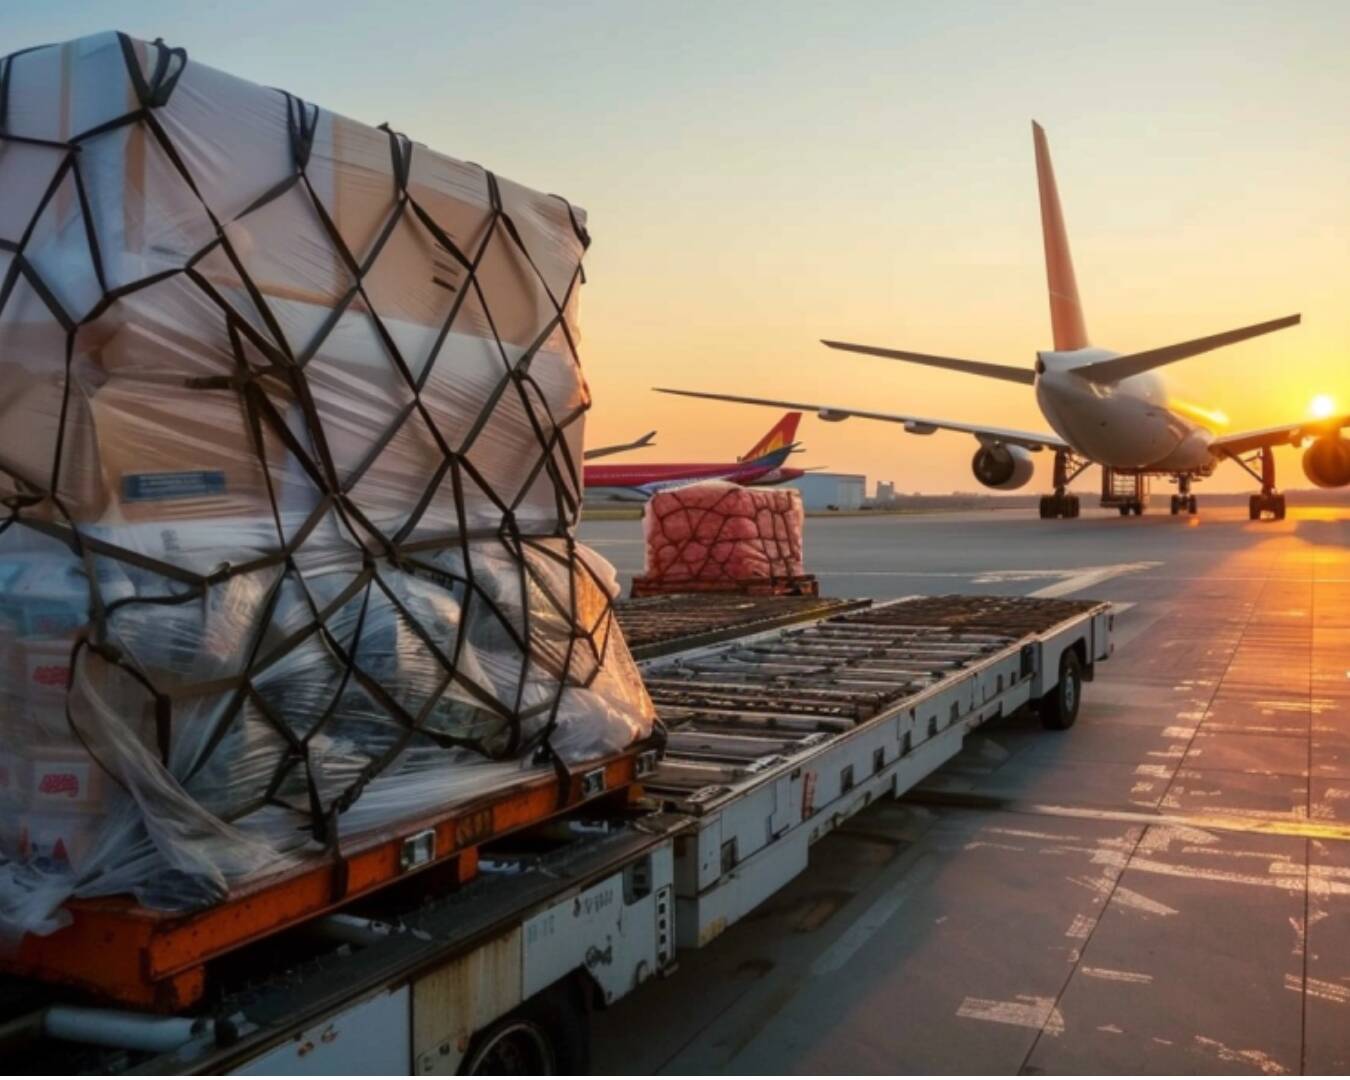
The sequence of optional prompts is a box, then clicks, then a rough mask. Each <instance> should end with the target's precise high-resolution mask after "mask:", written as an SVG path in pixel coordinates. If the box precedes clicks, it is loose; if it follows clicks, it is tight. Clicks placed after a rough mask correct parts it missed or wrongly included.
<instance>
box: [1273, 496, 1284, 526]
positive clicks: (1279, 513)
mask: <svg viewBox="0 0 1350 1080" xmlns="http://www.w3.org/2000/svg"><path fill="white" fill-rule="evenodd" d="M1274 510H1275V520H1276V521H1283V520H1284V496H1283V495H1276V496H1275V499H1274Z"/></svg>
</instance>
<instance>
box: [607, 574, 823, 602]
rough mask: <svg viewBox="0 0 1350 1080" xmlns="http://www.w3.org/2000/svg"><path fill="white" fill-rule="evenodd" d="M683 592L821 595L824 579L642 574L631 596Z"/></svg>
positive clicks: (744, 594)
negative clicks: (674, 578) (718, 578)
mask: <svg viewBox="0 0 1350 1080" xmlns="http://www.w3.org/2000/svg"><path fill="white" fill-rule="evenodd" d="M681 593H729V594H732V595H739V596H819V595H820V582H819V581H817V580H816V578H815V575H814V574H803V575H801V576H800V577H789V578H746V579H744V580H741V581H732V580H730V579H726V580H721V581H690V580H685V581H664V580H662V579H660V578H649V577H643V576H641V575H639V576H637V577H635V578H633V584H632V587H631V588H630V589H629V595H630V596H632V597H635V598H636V597H642V596H669V595H672V594H681Z"/></svg>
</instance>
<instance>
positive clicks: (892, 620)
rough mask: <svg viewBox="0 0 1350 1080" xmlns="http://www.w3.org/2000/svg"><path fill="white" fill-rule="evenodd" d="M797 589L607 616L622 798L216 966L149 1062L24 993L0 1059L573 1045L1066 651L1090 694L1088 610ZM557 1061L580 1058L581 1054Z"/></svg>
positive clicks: (66, 1004)
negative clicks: (559, 1033) (841, 597)
mask: <svg viewBox="0 0 1350 1080" xmlns="http://www.w3.org/2000/svg"><path fill="white" fill-rule="evenodd" d="M806 599H807V598H767V597H754V598H737V599H734V600H732V599H730V598H723V599H721V600H713V599H711V598H709V597H707V596H694V597H690V598H689V599H688V600H687V601H686V602H683V603H682V602H680V601H679V600H677V599H676V598H673V597H661V598H655V599H653V600H651V601H639V602H637V603H636V604H625V605H623V606H622V607H621V609H620V618H621V620H622V621H623V622H624V625H625V629H626V630H627V631H628V632H630V633H631V634H632V637H633V639H634V644H635V647H636V648H637V649H639V650H641V652H642V654H643V655H645V656H646V657H647V659H645V660H643V661H642V669H643V676H644V679H645V681H646V683H647V686H648V689H649V691H650V693H651V695H652V698H653V700H654V702H655V703H656V706H657V710H658V713H659V714H660V716H661V718H662V720H663V722H664V724H665V726H666V729H667V733H668V735H667V743H666V747H665V752H664V756H663V757H662V758H661V760H660V761H659V762H658V763H657V764H656V766H655V770H654V772H653V773H651V774H650V775H649V776H647V777H646V778H645V779H644V782H643V783H644V789H645V797H644V798H643V800H642V801H641V802H640V803H638V804H636V805H635V804H633V803H632V802H631V801H620V802H605V801H603V800H601V801H599V802H595V803H592V804H590V805H588V806H583V807H580V808H578V809H575V810H573V811H572V812H570V813H565V814H560V815H558V816H556V817H554V818H553V819H551V820H550V821H548V822H546V823H543V824H540V825H537V826H535V827H533V828H531V829H526V830H522V831H518V832H515V833H513V834H511V835H509V836H505V837H503V838H500V839H498V840H496V841H494V842H485V843H483V844H482V845H480V846H479V847H478V850H477V871H478V872H477V876H476V877H475V878H474V879H473V880H472V881H469V882H468V883H466V884H465V883H460V882H459V881H458V880H457V879H456V880H448V879H447V878H446V877H445V875H438V874H436V873H435V868H434V867H430V868H421V867H413V868H410V869H409V871H408V872H407V873H406V874H405V875H404V876H403V880H402V881H400V882H395V883H393V884H391V885H390V886H389V887H387V888H385V889H383V890H381V891H379V892H376V893H373V894H371V895H368V896H366V897H364V898H361V899H358V900H357V901H355V902H353V903H350V904H346V905H343V906H340V907H337V908H328V909H325V910H324V911H323V912H322V913H320V914H317V915H316V917H315V918H313V919H311V920H308V921H305V922H300V923H298V924H296V925H293V926H292V927H291V928H289V929H288V930H286V931H285V932H283V933H278V934H275V935H273V936H271V937H270V938H268V939H267V941H265V942H262V943H260V944H258V945H256V946H253V947H251V948H244V949H240V950H238V951H236V952H233V953H231V954H230V955H227V956H223V957H219V958H217V959H214V960H210V961H208V962H207V964H206V968H205V975H206V977H207V985H208V986H209V988H210V989H209V992H208V993H206V994H205V995H204V996H203V997H202V999H201V1001H200V1002H199V1003H198V1004H197V1005H195V1006H194V1007H193V1008H190V1009H187V1010H185V1013H186V1019H189V1020H191V1021H192V1023H194V1024H195V1027H192V1028H191V1031H190V1035H191V1037H190V1038H189V1037H186V1036H185V1037H183V1038H182V1039H180V1040H179V1041H178V1043H176V1044H175V1045H174V1046H173V1047H172V1048H168V1047H164V1046H162V1045H158V1044H156V1046H155V1047H154V1048H153V1049H148V1048H147V1046H148V1044H150V1043H152V1042H154V1041H155V1038H152V1037H151V1036H150V1035H148V1034H147V1030H148V1028H147V1025H152V1024H156V1023H159V1024H163V1023H167V1022H170V1021H167V1020H163V1019H147V1018H145V1017H136V1016H131V1017H124V1018H121V1019H120V1020H119V1019H117V1016H116V1015H115V1014H113V1018H112V1019H110V1018H109V1017H110V1014H109V1013H108V1011H107V1010H106V1009H105V1008H102V1007H101V1003H99V1002H98V1001H96V1000H95V999H92V998H87V997H86V998H79V997H75V996H73V995H71V994H69V993H68V992H63V991H56V990H53V989H52V988H51V987H49V986H43V985H41V984H33V983H29V982H24V981H21V980H16V979H10V980H9V981H8V983H7V984H5V985H4V987H3V990H4V992H5V996H4V997H3V998H0V1000H3V1001H6V1002H8V1005H7V1006H6V1009H7V1012H8V1015H7V1016H3V1015H0V1021H3V1023H4V1026H3V1027H0V1047H3V1048H4V1049H5V1050H6V1052H7V1054H9V1055H10V1057H9V1060H11V1061H13V1062H15V1063H16V1064H18V1063H22V1064H23V1066H25V1067H29V1068H32V1069H34V1070H36V1069H38V1068H39V1067H41V1068H59V1069H61V1070H62V1071H70V1070H74V1069H85V1068H94V1069H99V1070H113V1071H119V1070H125V1069H130V1068H135V1069H138V1070H143V1071H173V1072H183V1071H189V1072H190V1071H197V1072H204V1071H222V1070H240V1071H265V1072H282V1073H285V1072H302V1071H303V1072H312V1071H316V1070H317V1071H344V1072H351V1071H382V1072H418V1073H424V1074H429V1073H441V1072H453V1071H457V1070H460V1069H464V1068H466V1067H478V1068H482V1067H484V1058H483V1055H484V1054H485V1053H488V1054H490V1053H491V1052H492V1049H493V1047H494V1046H495V1045H496V1044H495V1043H493V1042H492V1040H493V1039H495V1038H497V1037H498V1036H497V1033H498V1032H500V1031H501V1030H503V1028H502V1023H503V1019H502V1018H503V1017H513V1016H520V1015H528V1014H529V1010H531V1009H535V1010H538V1009H541V1008H544V1005H547V1007H548V1009H550V1010H552V1012H551V1013H549V1015H553V1014H555V1013H556V1014H562V1013H566V1012H567V1011H568V1010H569V1009H575V1010H577V1011H576V1015H575V1016H574V1017H573V1019H572V1020H570V1021H569V1022H568V1025H565V1026H566V1027H567V1030H573V1029H575V1026H576V1025H578V1024H579V1025H581V1026H582V1029H584V1026H585V1008H584V1005H583V1003H584V1001H586V1000H589V1001H590V1002H591V1003H592V1004H593V1005H604V1004H607V1003H610V1002H613V1001H615V1000H617V999H618V998H619V997H622V996H624V995H625V994H627V993H629V992H631V991H633V990H635V989H637V988H638V987H639V986H640V985H641V984H642V983H643V982H645V981H647V980H648V979H650V978H653V977H656V976H658V975H660V974H661V973H663V972H666V971H669V970H671V969H673V967H674V966H675V964H676V963H677V962H678V955H679V951H680V950H681V949H690V948H697V947H701V946H704V945H707V944H708V943H709V942H711V941H712V940H713V939H714V938H716V937H717V936H718V935H719V934H721V933H722V932H723V931H724V930H725V929H726V928H727V927H729V926H730V925H732V924H733V923H735V922H736V921H737V920H738V919H740V918H742V917H743V916H745V915H746V914H747V913H749V912H750V911H751V910H752V909H753V908H754V907H755V906H756V905H757V904H759V903H761V902H762V901H763V900H765V899H766V898H768V897H769V896H771V895H772V894H773V893H774V892H775V891H777V890H778V889H779V888H781V887H782V886H783V885H784V884H786V883H787V882H788V881H790V880H791V879H792V878H794V877H796V876H797V875H798V874H800V873H802V872H803V871H804V870H806V869H807V863H808V854H809V850H810V846H811V844H813V843H814V842H815V841H817V840H818V839H820V838H821V837H822V836H824V835H826V834H827V833H828V832H830V831H831V830H832V829H834V828H837V827H838V826H839V825H840V824H841V823H842V822H844V821H846V820H847V819H848V818H849V817H851V816H852V815H853V814H854V813H856V812H857V811H858V810H860V809H862V808H863V807H864V806H866V805H868V804H869V803H870V802H871V801H872V800H874V799H877V798H880V797H881V796H883V795H887V796H892V797H894V796H899V795H901V794H903V793H904V792H905V791H907V790H909V789H910V788H912V787H913V786H914V785H915V784H917V783H918V782H919V781H920V780H922V779H923V778H924V777H925V776H927V775H928V774H929V773H931V772H932V771H933V770H934V769H935V768H937V767H938V766H939V765H940V764H942V763H943V762H944V761H946V760H947V759H949V758H950V757H952V756H953V755H954V754H956V753H957V752H958V751H959V750H960V748H961V745H962V742H963V740H964V738H965V736H966V734H967V733H969V732H970V731H971V730H973V729H974V728H976V727H978V726H979V725H980V724H983V723H985V722H986V721H988V720H991V719H994V718H996V717H999V716H1003V715H1007V714H1009V713H1011V712H1013V711H1015V710H1017V709H1019V708H1022V707H1023V706H1026V705H1027V704H1029V703H1032V702H1034V701H1035V700H1036V699H1038V698H1039V697H1041V696H1042V695H1044V694H1046V693H1048V692H1049V691H1051V690H1052V689H1054V687H1055V684H1056V681H1057V679H1058V672H1059V670H1060V665H1061V658H1062V657H1063V656H1064V655H1065V654H1066V653H1070V652H1072V653H1074V654H1075V655H1076V656H1077V658H1078V661H1079V664H1080V666H1081V667H1082V669H1083V672H1084V677H1085V678H1090V677H1091V674H1092V670H1093V665H1094V664H1095V662H1096V661H1098V660H1100V659H1104V658H1105V657H1106V656H1108V655H1109V653H1110V651H1111V632H1112V616H1111V614H1110V610H1109V608H1108V606H1107V605H1104V604H1097V603H1092V602H1082V601H1063V600H1033V599H1025V598H989V597H964V596H953V597H934V598H923V599H910V600H902V601H895V602H891V603H886V604H875V605H874V604H867V603H865V602H848V603H836V604H834V605H833V606H823V605H822V602H821V601H819V600H813V601H812V602H811V603H806V602H805V601H806ZM747 604H748V606H746V605H747ZM775 604H779V605H783V606H780V607H776V608H775V607H774V606H773V605H775ZM784 622H788V623H789V624H790V625H782V624H783V623H784ZM451 878H454V875H451ZM541 1003H543V1004H541ZM182 1019H184V1017H178V1018H173V1020H174V1021H175V1022H176V1021H181V1020H182ZM119 1024H121V1025H122V1026H121V1027H119V1026H118V1025H119ZM156 1030H157V1031H158V1032H159V1035H158V1036H156V1037H158V1038H164V1039H168V1040H169V1041H173V1036H172V1034H171V1033H172V1031H174V1030H177V1029H169V1028H159V1029H156ZM184 1030H187V1029H184ZM166 1032H167V1033H169V1034H166ZM391 1032H392V1033H394V1035H393V1036H391ZM403 1032H407V1038H406V1040H405V1039H404V1038H403V1037H402V1033H403ZM72 1033H73V1034H72ZM81 1033H83V1036H81ZM57 1035H59V1036H60V1038H56V1037H55V1036H57ZM80 1037H90V1038H97V1039H100V1040H103V1042H102V1043H101V1044H90V1045H84V1046H78V1045H77V1043H76V1042H74V1041H72V1040H73V1039H76V1038H80ZM114 1038H117V1039H120V1040H121V1043H120V1048H117V1049H112V1048H109V1047H108V1046H107V1045H106V1043H107V1042H108V1041H110V1040H112V1039H114ZM485 1040H486V1044H485ZM485 1045H486V1048H485ZM556 1053H557V1054H558V1055H559V1056H560V1060H559V1061H557V1062H555V1064H557V1065H559V1066H562V1065H569V1064H570V1065H571V1066H572V1067H577V1062H578V1060H579V1059H577V1058H575V1057H569V1056H568V1055H570V1054H574V1053H580V1051H579V1050H578V1049H577V1048H576V1047H560V1048H558V1049H557V1050H556ZM14 1055H17V1056H14Z"/></svg>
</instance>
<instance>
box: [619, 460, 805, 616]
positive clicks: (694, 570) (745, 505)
mask: <svg viewBox="0 0 1350 1080" xmlns="http://www.w3.org/2000/svg"><path fill="white" fill-rule="evenodd" d="M642 522H643V531H644V533H645V535H646V542H647V565H646V570H645V572H644V573H643V574H642V575H641V576H640V577H638V578H635V579H634V581H633V595H634V596H641V595H647V594H651V593H657V592H679V591H716V590H726V591H737V590H740V591H746V590H750V591H783V592H810V593H812V594H814V592H815V591H816V585H815V579H814V578H809V577H807V576H806V575H805V573H804V571H803V569H802V523H803V513H802V499H801V495H800V494H799V493H798V492H797V491H795V490H793V489H792V488H751V487H741V486H740V485H738V484H732V483H728V482H727V481H724V480H713V481H707V482H704V483H699V484H689V485H687V486H685V487H678V488H671V489H669V490H667V491H662V492H658V493H657V494H656V495H653V496H652V497H651V499H650V500H648V502H647V506H646V509H645V510H644V511H643V517H642Z"/></svg>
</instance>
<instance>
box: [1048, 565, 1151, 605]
mask: <svg viewBox="0 0 1350 1080" xmlns="http://www.w3.org/2000/svg"><path fill="white" fill-rule="evenodd" d="M1161 565H1162V563H1160V562H1134V563H1116V564H1115V565H1114V566H1085V567H1082V568H1081V569H1078V570H1075V571H1073V572H1072V576H1071V577H1068V578H1066V579H1065V580H1063V581H1060V582H1056V583H1055V584H1054V585H1047V586H1045V588H1043V589H1037V590H1036V591H1035V592H1033V593H1028V594H1027V595H1028V596H1038V597H1043V598H1045V599H1050V598H1053V597H1056V596H1067V595H1068V594H1069V593H1075V592H1080V591H1081V590H1083V589H1090V588H1092V586H1094V585H1100V584H1101V583H1102V582H1103V581H1108V580H1110V579H1111V578H1113V577H1119V576H1120V575H1121V574H1136V573H1138V572H1139V571H1141V570H1152V569H1153V568H1154V567H1155V566H1161Z"/></svg>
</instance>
